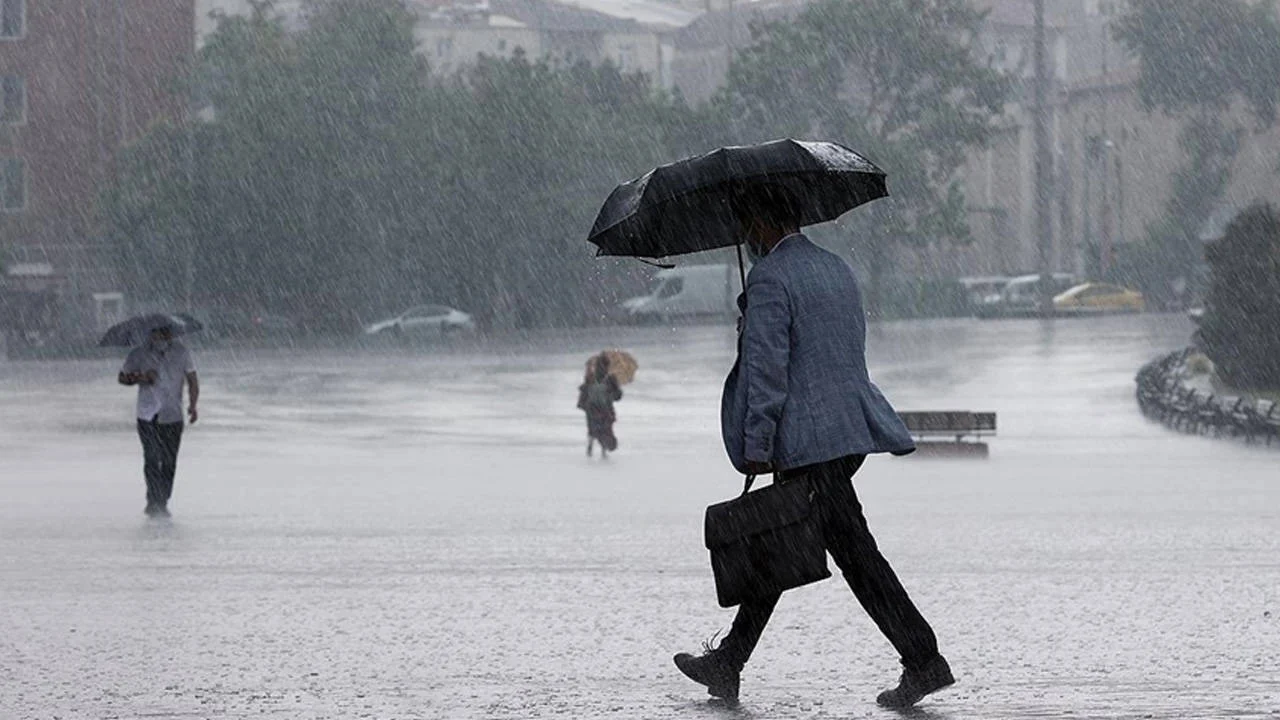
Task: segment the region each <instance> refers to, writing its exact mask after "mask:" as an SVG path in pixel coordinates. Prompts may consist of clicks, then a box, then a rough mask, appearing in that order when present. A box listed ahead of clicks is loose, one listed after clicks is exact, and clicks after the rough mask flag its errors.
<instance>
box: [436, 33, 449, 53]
mask: <svg viewBox="0 0 1280 720" xmlns="http://www.w3.org/2000/svg"><path fill="white" fill-rule="evenodd" d="M452 52H453V38H452V37H442V38H437V39H436V57H438V58H443V57H448V56H449V54H450V53H452Z"/></svg>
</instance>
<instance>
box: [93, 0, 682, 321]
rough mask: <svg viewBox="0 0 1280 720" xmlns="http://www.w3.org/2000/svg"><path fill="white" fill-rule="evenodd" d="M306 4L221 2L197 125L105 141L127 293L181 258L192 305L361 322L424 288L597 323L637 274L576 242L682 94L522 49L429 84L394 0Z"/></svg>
mask: <svg viewBox="0 0 1280 720" xmlns="http://www.w3.org/2000/svg"><path fill="white" fill-rule="evenodd" d="M306 10H307V22H306V24H305V29H304V30H302V31H300V32H298V33H286V32H284V30H283V28H281V27H280V25H279V24H278V23H277V22H276V21H274V20H273V19H272V17H273V15H272V13H271V7H270V5H269V4H268V3H266V2H259V3H258V4H256V5H255V8H254V12H253V13H251V14H250V15H249V16H247V17H236V18H232V17H225V18H222V20H221V21H220V23H219V26H218V29H217V31H216V32H215V33H214V34H213V35H212V37H211V38H210V39H209V42H208V43H207V44H206V45H205V47H204V48H203V49H202V51H201V53H200V55H199V57H198V58H197V67H196V68H195V69H194V71H193V73H192V75H191V77H190V79H189V87H190V92H191V93H192V95H193V97H194V98H197V99H199V100H200V101H201V102H200V104H201V105H205V106H207V107H208V108H209V109H210V111H209V112H208V113H206V116H207V117H208V120H207V121H206V122H200V123H195V124H193V125H190V126H177V125H175V126H158V127H156V128H154V129H153V131H152V132H151V133H150V134H148V136H147V137H146V138H144V140H143V141H141V142H139V143H138V144H136V145H135V146H133V147H131V148H129V149H128V150H127V151H126V152H125V153H124V154H123V155H122V156H121V158H120V163H119V167H120V168H121V173H120V180H119V182H118V183H117V184H116V186H115V187H114V188H113V189H112V190H111V192H109V193H107V194H106V195H105V196H104V202H103V208H104V211H105V216H106V219H107V224H108V226H109V227H110V231H111V234H112V236H113V237H114V238H115V240H116V242H117V246H118V247H119V248H120V249H121V257H122V258H123V261H122V265H123V266H124V269H125V271H126V272H125V274H126V275H128V276H130V277H132V278H133V279H134V281H135V283H136V286H137V288H139V290H138V292H140V293H141V294H146V295H151V296H153V297H176V296H178V295H179V292H180V291H179V288H178V287H177V285H178V284H179V283H177V282H175V278H182V277H184V273H183V272H182V270H183V263H184V262H185V261H186V259H188V258H192V257H193V258H194V260H195V262H194V267H195V273H194V274H195V277H196V278H197V281H196V285H197V289H198V291H199V295H200V296H201V297H200V300H199V304H200V305H204V306H208V305H214V304H223V303H225V304H229V305H240V306H248V305H253V306H259V307H267V308H270V309H273V310H277V311H285V312H295V313H299V314H309V315H312V316H318V317H321V318H338V317H348V316H358V317H359V318H363V319H368V318H370V317H372V316H374V315H381V314H384V313H388V312H391V311H393V310H398V309H402V308H403V307H404V306H405V305H408V304H414V303H418V302H428V301H433V302H444V303H451V304H456V305H459V306H461V307H464V308H466V309H468V310H470V311H473V312H475V313H477V314H478V315H480V317H481V318H482V319H486V320H490V321H493V322H495V323H498V324H503V323H510V324H521V325H531V324H549V323H552V322H562V321H568V322H582V321H589V320H592V319H598V318H599V317H601V315H602V314H603V313H605V312H606V310H607V309H608V307H609V306H611V305H612V304H614V303H615V302H616V299H617V297H618V295H619V293H620V292H626V290H625V288H628V287H634V285H629V283H634V282H636V280H637V278H638V276H639V273H638V272H637V271H638V267H636V266H634V265H630V264H621V263H617V262H611V263H597V262H595V261H594V259H593V258H592V257H591V253H590V252H589V250H588V247H587V245H586V243H585V242H584V237H585V234H586V231H587V228H589V227H590V224H591V221H592V219H593V217H594V212H595V211H596V209H597V208H598V205H599V203H600V202H601V201H602V200H603V198H604V197H605V196H606V195H607V193H608V192H609V190H610V189H611V188H612V187H613V185H614V184H615V183H616V182H618V181H619V180H620V179H622V178H625V177H628V176H631V175H635V174H639V173H640V172H642V171H644V170H645V169H647V168H648V167H649V166H652V165H653V164H656V163H658V162H661V161H665V160H667V159H669V158H670V157H671V155H672V151H671V144H672V142H673V141H672V138H675V137H677V136H681V135H682V134H685V135H687V134H688V131H689V127H690V122H689V117H690V116H691V112H690V110H689V109H688V108H687V107H685V106H684V105H683V104H682V103H680V102H678V101H677V100H676V99H675V98H671V97H667V96H664V95H662V94H658V93H654V92H653V91H652V90H651V86H650V84H649V82H648V81H647V79H646V78H643V77H641V76H638V75H631V74H625V73H622V72H620V71H619V70H618V68H616V67H614V66H611V65H604V66H600V67H591V66H588V65H585V64H574V65H561V64H557V63H553V62H550V61H545V60H544V61H531V60H529V59H528V58H527V57H525V56H524V55H523V54H519V53H518V54H517V55H516V56H515V57H513V58H510V59H506V60H499V59H494V58H484V59H482V60H481V61H480V62H479V63H478V64H477V65H475V66H474V67H472V68H469V69H467V70H465V71H463V72H462V73H460V74H459V75H457V76H455V77H452V78H448V79H447V80H445V81H438V80H433V79H431V77H430V76H429V75H428V73H427V68H426V66H425V64H424V63H423V62H422V61H421V59H420V58H419V57H418V56H417V55H416V54H415V52H414V42H413V37H412V23H413V18H412V16H411V15H410V14H409V13H408V12H407V11H406V9H405V6H404V4H403V3H402V2H401V1H400V0H342V1H339V0H313V2H311V3H309V4H308V6H307V7H306ZM187 238H190V239H191V241H190V242H187ZM188 248H190V249H192V251H191V252H189V253H188V252H187V250H188ZM354 319H355V318H354V317H349V321H348V324H349V322H350V321H351V320H354Z"/></svg>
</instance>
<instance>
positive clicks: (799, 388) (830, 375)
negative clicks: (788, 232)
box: [720, 235, 915, 472]
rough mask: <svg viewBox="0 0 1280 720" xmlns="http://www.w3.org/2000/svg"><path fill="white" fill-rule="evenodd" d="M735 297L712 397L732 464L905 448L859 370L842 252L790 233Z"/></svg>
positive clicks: (861, 325)
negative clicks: (732, 353)
mask: <svg viewBox="0 0 1280 720" xmlns="http://www.w3.org/2000/svg"><path fill="white" fill-rule="evenodd" d="M745 295H746V297H745V304H744V298H739V299H738V302H739V307H740V308H742V309H743V310H744V322H743V327H742V330H741V332H740V333H739V335H738V360H737V362H736V363H734V366H733V370H732V371H730V373H729V377H728V378H727V379H726V380H725V384H724V395H723V397H722V398H721V405H720V427H721V431H722V432H723V434H724V444H725V449H727V450H728V451H729V459H730V461H732V462H733V466H734V467H735V468H737V469H738V470H739V471H740V472H741V471H744V468H745V467H746V463H747V461H756V462H772V463H773V465H774V467H775V468H776V469H778V470H788V469H792V468H797V467H802V466H805V465H812V464H813V463H819V462H825V461H827V460H834V459H835V458H838V457H843V456H845V455H864V454H871V453H884V452H890V453H894V454H898V455H902V454H906V453H909V452H911V451H912V450H914V449H915V443H914V442H913V441H912V439H911V435H910V433H908V432H907V428H906V426H905V425H903V424H902V419H901V418H899V417H898V414H897V413H896V412H895V411H894V409H893V407H892V406H891V405H889V401H887V400H885V399H884V396H883V395H881V394H880V391H879V390H878V389H877V388H876V386H875V385H873V384H872V383H871V379H870V378H869V377H868V375H867V359H866V334H867V323H866V316H865V314H864V312H863V309H862V296H861V293H860V292H859V291H858V283H857V280H856V279H855V278H854V275H853V270H852V269H851V268H850V267H849V266H848V265H847V264H846V263H845V262H844V261H843V260H841V259H840V258H839V257H838V256H836V255H834V254H833V253H830V252H827V251H826V250H823V249H822V248H820V247H818V246H817V245H814V244H813V243H812V242H810V241H809V239H808V238H806V237H805V236H803V235H792V236H790V237H788V238H786V239H784V240H783V241H782V242H781V243H779V244H778V246H777V247H775V248H774V249H773V251H772V252H770V253H769V254H768V255H766V256H765V257H764V258H763V259H762V260H760V262H758V263H756V265H755V267H753V268H752V269H751V274H750V275H748V276H747V289H746V294H745Z"/></svg>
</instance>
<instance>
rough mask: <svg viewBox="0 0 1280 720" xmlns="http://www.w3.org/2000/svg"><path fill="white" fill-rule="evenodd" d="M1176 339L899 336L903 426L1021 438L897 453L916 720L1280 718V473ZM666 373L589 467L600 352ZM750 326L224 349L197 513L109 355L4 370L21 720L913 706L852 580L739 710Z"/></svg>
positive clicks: (1178, 334)
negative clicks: (724, 580) (694, 672)
mask: <svg viewBox="0 0 1280 720" xmlns="http://www.w3.org/2000/svg"><path fill="white" fill-rule="evenodd" d="M1189 331H1190V328H1189V327H1188V326H1187V324H1186V322H1185V321H1184V320H1182V319H1181V318H1177V317H1168V316H1144V317H1129V318H1107V319H1098V320H1087V321H1085V320H1077V321H1058V322H1056V323H1049V324H1041V323H1039V322H1037V321H1004V322H989V323H982V322H978V321H943V322H929V323H901V324H886V325H881V326H878V327H875V328H873V329H872V335H871V337H870V340H869V342H870V345H871V365H872V373H873V377H874V379H875V380H876V381H877V382H878V383H879V385H880V386H881V388H882V389H883V390H884V391H885V393H886V394H887V396H888V397H889V398H890V400H891V401H892V402H894V404H895V405H896V406H897V407H898V408H899V409H900V410H910V409H973V410H995V411H997V412H998V413H999V423H1000V434H999V436H998V437H997V438H995V439H993V440H992V441H991V456H990V458H989V459H987V460H941V459H936V460H935V459H929V460H925V459H911V458H906V459H895V458H875V459H873V460H871V461H869V462H868V463H867V465H866V467H865V468H864V469H863V471H862V472H861V473H860V474H859V476H858V478H857V483H856V484H857V487H858V491H859V494H860V496H861V497H862V500H863V503H864V506H865V507H866V511H867V516H868V519H869V521H870V523H871V527H872V530H873V532H874V533H875V534H876V536H877V538H878V540H879V542H880V545H881V548H882V550H883V551H884V553H885V555H886V556H887V557H888V558H889V559H890V561H891V562H892V563H893V564H894V566H895V568H896V569H897V571H898V573H899V574H900V576H901V577H902V578H903V581H904V583H905V584H906V586H907V588H908V589H909V590H910V591H911V593H912V595H913V597H914V599H915V600H916V602H917V604H918V605H919V606H920V608H921V610H922V611H923V612H924V614H925V616H926V617H928V618H929V619H930V621H931V622H932V623H933V625H934V627H935V629H936V630H937V633H938V635H939V638H940V641H941V644H942V648H943V651H944V652H945V653H946V654H947V656H948V657H949V659H950V660H951V664H952V666H953V668H954V669H955V671H956V675H957V677H958V679H959V683H958V684H957V685H956V686H955V688H954V689H952V690H949V691H946V692H944V693H941V694H939V695H937V696H934V697H932V698H930V699H928V700H927V701H926V702H925V703H923V704H922V705H921V707H920V709H919V710H918V711H916V712H915V713H910V714H908V716H909V717H916V718H956V719H960V718H1028V717H1054V718H1056V717H1071V718H1217V717H1232V718H1277V717H1280V659H1277V656H1278V655H1280V449H1274V448H1273V449H1271V450H1267V449H1266V448H1259V447H1248V446H1245V445H1244V444H1242V443H1237V442H1234V441H1230V440H1216V439H1209V438H1202V437H1194V436H1183V435H1178V434H1175V433H1172V432H1170V431H1168V430H1166V429H1164V428H1163V427H1161V426H1159V425H1156V424H1153V423H1150V422H1148V421H1146V420H1144V419H1143V418H1142V416H1141V415H1140V414H1139V413H1138V410H1137V407H1136V404H1135V403H1134V400H1133V374H1134V372H1135V371H1136V370H1137V369H1138V367H1139V366H1140V365H1141V364H1142V363H1143V362H1145V361H1147V360H1149V359H1150V358H1152V357H1154V356H1156V355H1157V354H1160V353H1162V352H1166V351H1169V350H1172V349H1176V348H1178V347H1180V346H1182V345H1183V344H1185V340H1186V338H1187V336H1188V333H1189ZM608 345H619V346H622V347H625V348H627V349H629V350H631V351H633V352H634V353H635V355H636V356H637V357H638V358H639V360H640V363H641V368H640V374H639V377H638V380H637V382H636V383H635V384H633V385H630V386H628V387H627V388H626V390H627V396H626V398H625V399H624V400H623V402H622V403H621V404H620V405H619V407H618V411H619V414H620V422H619V424H618V427H617V430H618V433H619V436H620V439H621V441H622V447H621V448H620V451H619V452H618V453H617V454H616V455H615V456H613V457H611V458H610V459H609V460H608V461H607V462H602V461H600V460H588V459H587V458H586V457H585V456H584V445H585V442H584V440H585V438H584V427H583V421H582V417H581V413H580V412H579V411H577V410H576V409H575V408H574V401H575V399H576V397H575V388H576V385H577V383H578V382H579V381H580V380H581V371H582V370H581V369H582V362H583V361H584V360H585V358H586V356H587V354H588V353H590V352H591V351H592V350H597V349H599V348H601V347H604V346H608ZM731 354H732V336H731V330H730V329H728V328H724V327H689V328H679V329H675V330H671V329H627V330H593V331H582V332H578V333H564V334H552V333H548V334H545V335H538V336H534V337H532V338H529V339H527V341H526V342H520V343H517V342H514V341H491V342H488V343H484V344H480V345H476V346H453V347H437V348H428V349H417V350H404V351H400V350H383V351H379V352H359V351H338V350H328V351H320V352H315V353H309V354H306V355H299V354H297V353H292V352H286V351H270V350H241V351H233V350H229V349H222V350H217V349H208V350H204V351H200V352H198V354H197V363H198V364H199V367H200V372H201V377H202V384H203V386H204V397H203V399H202V402H201V405H202V418H201V421H200V423H199V424H198V425H196V426H195V427H193V428H189V429H188V432H187V434H186V436H185V437H184V440H183V450H182V456H181V460H180V467H179V473H178V479H177V484H176V491H175V497H174V500H173V502H172V506H171V507H172V509H173V511H174V516H173V518H172V520H171V521H167V522H166V521H148V520H146V519H144V518H143V516H142V514H141V510H142V505H143V484H142V479H141V467H140V465H141V455H140V450H139V447H138V441H137V438H136V435H135V434H134V431H133V428H132V421H131V407H132V391H130V390H126V389H124V388H119V387H117V386H115V385H114V374H115V371H116V365H117V363H116V362H115V361H82V362H58V363H34V362H33V363H5V362H3V361H0V493H2V496H0V497H2V499H0V718H137V717H154V718H169V717H174V718H248V717H255V718H258V717H269V718H270V717H279V718H358V717H369V718H473V717H474V718H531V717H553V716H555V717H572V718H580V717H619V718H783V717H785V718H793V717H794V718H878V717H884V718H892V717H895V714H894V713H891V712H887V711H882V710H879V709H878V708H876V707H875V705H874V697H875V694H876V692H877V691H878V690H880V689H882V688H883V687H885V686H886V685H889V684H892V682H893V681H895V680H896V677H897V672H898V670H897V667H896V658H895V657H894V655H893V651H892V649H891V648H890V647H889V646H888V644H887V642H885V640H884V639H883V638H882V637H881V636H880V635H879V634H878V632H877V631H876V629H875V628H874V626H873V625H872V624H871V622H870V621H869V620H868V619H867V618H866V616H865V615H864V614H863V612H862V611H861V609H860V608H859V607H858V605H857V604H856V602H855V601H854V599H853V597H852V596H851V594H850V593H849V592H848V590H847V588H845V587H844V586H843V584H842V583H841V582H840V581H839V580H838V579H833V580H829V581H827V582H824V583H820V584H817V585H812V586H808V587H805V588H802V589H799V590H796V591H793V592H790V593H788V594H787V595H786V596H785V597H784V599H783V601H782V603H781V604H780V605H779V608H778V611H777V613H776V614H775V616H774V621H773V623H772V624H771V626H770V627H769V628H768V630H767V631H766V632H765V635H764V638H763V640H762V641H761V644H760V647H759V649H758V651H757V653H756V656H755V657H754V658H753V660H752V662H751V664H750V665H749V666H748V668H747V671H746V673H745V675H744V684H743V701H742V704H741V706H740V707H739V708H737V709H729V708H724V707H721V706H717V705H713V704H709V703H708V702H707V700H706V696H705V695H703V694H702V692H701V690H700V688H699V687H697V686H695V685H693V684H692V683H690V682H688V681H686V680H684V679H683V678H682V677H681V676H680V675H679V673H678V672H677V671H676V670H675V668H674V667H673V666H672V665H671V661H670V655H671V653H673V652H676V651H680V650H696V649H697V648H698V647H699V644H700V642H701V641H702V640H703V639H706V638H708V637H709V636H710V635H711V634H712V633H713V632H715V631H717V630H722V629H724V628H726V627H727V625H728V623H729V621H730V620H731V618H732V612H731V611H728V610H722V609H719V608H718V607H717V606H716V604H715V594H714V587H713V584H712V579H711V574H710V570H709V566H708V563H707V553H706V550H705V549H704V548H703V546H702V542H701V540H702V539H701V531H702V510H703V507H704V506H705V505H707V504H708V503H711V502H716V501H719V500H723V499H725V498H728V497H730V496H731V495H733V494H734V493H735V492H736V491H737V489H738V488H739V487H740V484H739V480H738V479H737V478H736V477H735V475H734V474H733V472H732V470H731V468H729V466H728V465H727V462H726V461H725V459H724V456H723V451H722V449H721V447H720V443H719V437H718V428H717V413H718V395H719V388H720V383H721V381H722V378H723V375H724V373H725V372H726V371H727V369H728V366H729V364H730V361H731Z"/></svg>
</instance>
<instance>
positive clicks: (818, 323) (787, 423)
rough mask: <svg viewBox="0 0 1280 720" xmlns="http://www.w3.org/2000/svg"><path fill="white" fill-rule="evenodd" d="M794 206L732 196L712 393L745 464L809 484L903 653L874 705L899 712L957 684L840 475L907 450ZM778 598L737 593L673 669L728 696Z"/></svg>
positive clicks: (849, 294) (847, 569)
mask: <svg viewBox="0 0 1280 720" xmlns="http://www.w3.org/2000/svg"><path fill="white" fill-rule="evenodd" d="M794 208H795V203H794V201H792V200H791V199H790V196H789V195H788V194H787V193H786V192H785V191H784V190H782V189H781V188H778V187H776V186H758V187H756V188H755V189H752V190H748V191H745V192H743V193H741V194H739V195H735V196H734V203H733V211H734V214H735V215H736V216H737V218H738V221H739V223H740V228H741V232H742V235H743V238H744V240H745V245H746V248H747V252H748V254H749V255H750V256H751V258H752V261H753V263H754V267H753V268H752V270H751V273H750V275H749V276H748V279H747V287H746V292H745V307H744V318H743V325H742V329H741V333H740V337H739V343H738V364H737V366H736V372H734V373H731V374H730V376H729V380H728V381H727V382H726V383H725V388H724V396H723V399H722V407H721V425H722V431H723V434H724V441H725V446H726V448H727V450H728V452H729V457H730V459H731V460H732V461H733V464H734V466H735V467H736V468H737V469H738V470H739V471H741V472H743V473H746V474H749V475H757V474H764V473H774V481H775V482H782V483H786V482H795V481H807V482H809V483H810V484H811V491H812V493H813V512H814V513H816V514H817V516H818V519H819V521H820V523H821V526H822V536H823V541H824V544H825V546H826V549H827V551H828V552H829V553H830V554H831V556H832V558H833V559H834V560H835V563H836V565H837V566H838V567H839V568H840V570H841V571H842V572H843V573H844V577H845V580H847V581H848V583H849V587H850V588H851V589H852V590H853V594H854V595H855V596H856V597H857V598H858V602H859V603H861V604H862V607H863V608H864V609H865V610H866V612H867V614H868V615H870V616H871V619H872V620H874V621H875V623H876V625H877V627H879V628H880V631H881V632H883V633H884V635H885V637H887V638H888V640H889V642H890V643H891V644H892V645H893V647H894V649H896V650H897V652H898V654H899V655H900V656H901V661H902V665H903V673H902V677H901V679H900V681H899V683H898V686H897V687H895V688H892V689H890V690H886V691H884V692H883V693H881V694H880V695H879V697H878V698H877V702H878V703H879V704H880V705H882V706H885V707H891V708H906V707H910V706H912V705H914V704H915V703H917V702H919V701H920V700H921V699H922V698H923V697H924V696H926V695H928V694H929V693H932V692H935V691H937V690H940V689H942V688H944V687H946V686H948V685H951V684H953V683H954V682H955V680H954V679H953V677H952V675H951V669H950V667H948V665H947V661H946V660H945V659H944V658H943V657H942V655H940V654H939V653H938V641H937V638H936V637H935V636H934V633H933V630H932V628H930V627H929V623H928V622H926V621H925V619H924V617H922V616H921V614H920V612H919V611H918V610H916V607H915V605H914V604H912V602H911V599H910V598H909V597H908V596H907V591H906V590H905V589H904V588H903V587H902V584H901V583H900V582H899V581H898V577H897V575H895V574H894V572H893V568H891V567H890V566H889V563H888V562H887V561H886V560H885V559H884V557H883V556H882V555H881V554H880V551H879V550H878V549H877V547H876V542H875V539H874V538H873V537H872V536H871V532H870V530H869V529H868V528H867V522H866V519H865V518H864V517H863V514H862V506H861V505H860V504H859V502H858V496H857V493H856V492H855V491H854V488H853V483H852V477H853V475H854V473H856V472H857V471H858V469H859V468H860V467H861V466H862V463H863V461H864V460H865V459H866V456H867V455H869V454H872V453H885V452H888V453H893V454H897V455H905V454H907V453H909V452H911V451H912V450H914V449H915V445H914V443H913V442H912V439H911V436H910V435H909V433H908V432H907V429H906V427H905V426H904V425H903V424H902V421H901V419H900V418H899V417H898V415H897V413H896V412H894V410H893V408H892V407H891V406H890V405H889V403H888V401H886V400H885V398H884V396H882V395H881V394H880V391H879V390H878V389H877V388H876V386H875V385H873V384H872V383H871V381H870V379H869V377H868V374H867V367H866V356H865V340H866V321H865V319H864V317H865V316H864V313H863V308H862V301H861V296H860V293H859V290H858V285H857V282H856V280H855V278H854V274H853V271H852V270H851V269H850V268H849V266H848V265H847V264H845V262H844V261H843V260H841V259H840V258H839V257H838V256H836V255H834V254H832V253H829V252H827V251H825V250H823V249H821V248H819V247H818V246H816V245H814V244H813V243H812V242H810V241H809V240H808V239H807V238H806V237H805V236H804V235H802V234H800V232H799V222H798V221H797V218H798V213H797V212H796V211H795V210H794ZM742 303H743V300H742V299H740V300H739V304H740V305H742ZM779 597H780V596H779V595H777V594H773V595H770V596H766V597H760V598H756V599H754V600H751V601H747V602H743V603H742V604H741V606H740V607H739V609H738V613H737V617H736V618H735V619H734V621H733V627H732V629H731V630H730V631H729V634H728V635H727V636H725V638H724V640H723V641H722V642H721V643H720V645H719V646H718V647H717V648H715V649H711V648H708V650H707V652H706V653H705V654H703V655H701V656H694V655H690V654H686V653H681V654H679V655H676V656H675V663H676V666H677V667H679V668H680V670H681V671H682V672H683V673H684V674H685V675H687V676H688V677H689V678H691V679H692V680H694V681H696V682H698V683H701V684H703V685H706V686H707V692H708V693H710V694H711V695H712V696H715V697H720V698H724V699H727V700H731V701H732V700H736V699H737V696H738V686H739V679H740V675H741V673H742V668H743V666H744V665H745V664H746V662H747V659H748V658H750V657H751V652H752V650H753V649H754V648H755V646H756V642H757V641H758V640H759V639H760V634H761V633H762V632H763V631H764V627H765V624H766V623H767V622H768V621H769V616H770V615H772V614H773V610H774V607H775V606H776V605H777V602H778V599H779Z"/></svg>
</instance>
